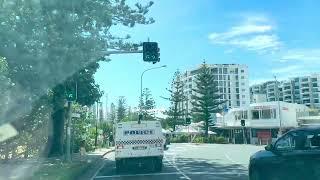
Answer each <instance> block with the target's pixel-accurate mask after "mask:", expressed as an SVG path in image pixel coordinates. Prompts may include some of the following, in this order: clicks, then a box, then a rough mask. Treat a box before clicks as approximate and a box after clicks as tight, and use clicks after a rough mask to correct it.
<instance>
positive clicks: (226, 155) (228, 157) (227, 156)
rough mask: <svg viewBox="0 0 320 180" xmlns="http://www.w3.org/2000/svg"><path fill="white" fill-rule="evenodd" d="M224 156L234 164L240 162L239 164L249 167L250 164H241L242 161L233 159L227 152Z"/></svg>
mask: <svg viewBox="0 0 320 180" xmlns="http://www.w3.org/2000/svg"><path fill="white" fill-rule="evenodd" d="M224 156H225V157H226V158H227V159H228V160H229V161H230V162H232V163H233V164H238V165H240V166H242V167H245V168H247V167H248V165H244V164H241V163H240V162H237V161H235V160H233V159H232V158H231V157H230V156H229V155H228V154H226V153H224Z"/></svg>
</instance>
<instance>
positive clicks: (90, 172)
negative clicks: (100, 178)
mask: <svg viewBox="0 0 320 180" xmlns="http://www.w3.org/2000/svg"><path fill="white" fill-rule="evenodd" d="M114 151H115V150H114V149H110V150H108V151H107V152H105V153H104V154H102V155H99V157H97V158H96V159H95V160H94V162H92V163H91V164H90V165H89V166H88V169H87V170H86V171H85V172H83V173H82V174H79V178H77V179H78V180H88V179H92V177H93V176H94V175H95V173H96V171H97V169H99V167H100V166H101V165H102V164H103V163H104V159H103V157H104V156H105V155H107V154H109V153H111V152H114Z"/></svg>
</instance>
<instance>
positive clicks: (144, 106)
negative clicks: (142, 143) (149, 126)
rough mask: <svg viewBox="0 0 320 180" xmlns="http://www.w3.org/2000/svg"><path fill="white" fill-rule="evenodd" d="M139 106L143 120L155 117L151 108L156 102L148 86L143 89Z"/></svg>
mask: <svg viewBox="0 0 320 180" xmlns="http://www.w3.org/2000/svg"><path fill="white" fill-rule="evenodd" d="M141 100H142V101H141ZM139 108H141V110H142V114H143V118H144V120H154V119H155V113H154V111H153V110H154V109H155V108H156V103H155V101H154V99H153V97H152V94H151V91H150V90H149V89H148V88H144V89H143V92H142V98H141V99H140V104H139Z"/></svg>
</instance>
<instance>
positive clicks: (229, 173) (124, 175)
mask: <svg viewBox="0 0 320 180" xmlns="http://www.w3.org/2000/svg"><path fill="white" fill-rule="evenodd" d="M179 174H180V175H181V173H180V172H168V173H146V174H123V175H111V176H96V177H95V179H101V178H120V177H138V176H165V175H179ZM186 174H188V175H234V174H242V175H246V173H236V172H189V173H186Z"/></svg>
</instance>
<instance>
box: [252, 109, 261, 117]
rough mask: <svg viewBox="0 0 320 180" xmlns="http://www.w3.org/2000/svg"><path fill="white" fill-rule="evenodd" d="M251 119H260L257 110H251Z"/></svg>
mask: <svg viewBox="0 0 320 180" xmlns="http://www.w3.org/2000/svg"><path fill="white" fill-rule="evenodd" d="M251 115H252V119H260V115H259V110H252V111H251Z"/></svg>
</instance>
